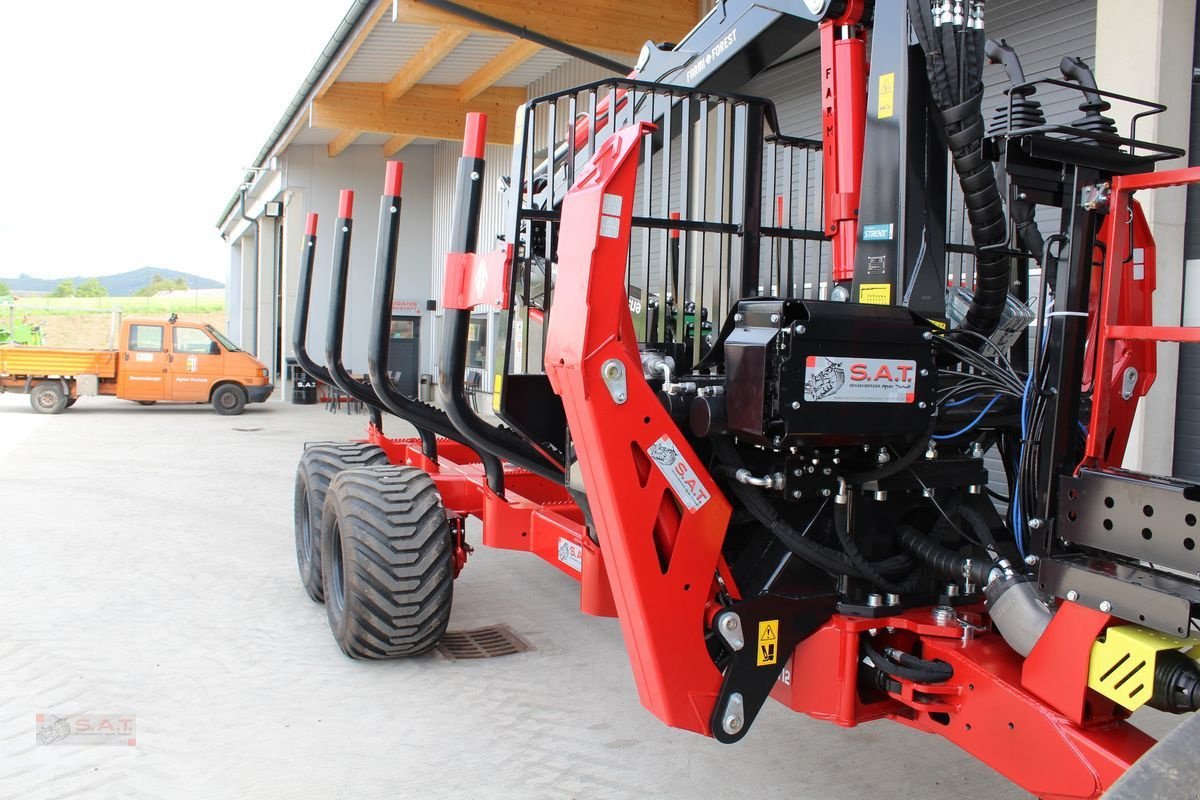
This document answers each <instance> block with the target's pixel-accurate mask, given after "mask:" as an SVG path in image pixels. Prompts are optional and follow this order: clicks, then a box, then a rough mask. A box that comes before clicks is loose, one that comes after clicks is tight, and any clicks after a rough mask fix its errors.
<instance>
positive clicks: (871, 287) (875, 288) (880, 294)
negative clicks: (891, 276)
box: [858, 283, 892, 306]
mask: <svg viewBox="0 0 1200 800" xmlns="http://www.w3.org/2000/svg"><path fill="white" fill-rule="evenodd" d="M858 302H860V303H867V304H869V305H873V306H890V305H891V304H892V285H891V284H890V283H864V284H863V285H861V286H859V287H858Z"/></svg>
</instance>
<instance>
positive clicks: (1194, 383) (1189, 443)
mask: <svg viewBox="0 0 1200 800" xmlns="http://www.w3.org/2000/svg"><path fill="white" fill-rule="evenodd" d="M1194 49H1195V59H1196V62H1195V66H1197V67H1200V27H1198V28H1197V36H1196V47H1195V48H1194ZM1188 153H1189V154H1190V158H1189V161H1188V163H1189V164H1190V165H1191V166H1193V167H1194V166H1197V165H1200V84H1196V83H1194V82H1193V83H1192V137H1191V142H1190V143H1189V146H1188ZM1184 236H1185V238H1184V246H1183V247H1184V256H1183V257H1184V258H1185V259H1186V260H1187V265H1188V266H1187V272H1185V273H1184V286H1183V290H1184V291H1183V297H1184V304H1185V305H1184V319H1185V322H1186V323H1187V324H1189V325H1196V324H1200V301H1197V300H1193V299H1192V297H1193V296H1195V295H1200V289H1198V287H1197V286H1196V284H1197V283H1198V282H1200V190H1197V188H1196V187H1195V186H1193V187H1191V188H1190V189H1188V197H1187V230H1186V231H1185V234H1184ZM1178 392H1179V394H1178V402H1177V403H1176V406H1175V469H1174V472H1175V474H1176V475H1177V476H1179V477H1180V478H1185V479H1187V480H1190V481H1200V345H1196V344H1185V345H1183V346H1182V347H1181V348H1180V351H1179V388H1178Z"/></svg>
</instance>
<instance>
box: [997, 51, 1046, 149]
mask: <svg viewBox="0 0 1200 800" xmlns="http://www.w3.org/2000/svg"><path fill="white" fill-rule="evenodd" d="M983 54H984V55H985V56H987V59H988V62H989V63H991V64H1000V65H1001V66H1003V67H1004V72H1005V74H1007V75H1008V79H1009V81H1011V82H1012V84H1013V86H1014V87H1016V88H1013V89H1009V90H1008V92H1007V94H1010V95H1011V100H1010V105H1011V108H1012V122H1011V125H1010V123H1009V106H1001V107H1000V108H997V109H996V113H995V115H994V116H993V117H992V122H991V124H990V125H988V135H989V136H997V135H1002V134H1005V133H1008V132H1009V131H1010V130H1012V131H1017V130H1021V129H1022V128H1038V127H1041V126H1042V125H1045V124H1046V115H1045V113H1044V112H1043V111H1042V104H1041V103H1039V102H1038V101H1037V100H1032V99H1030V98H1031V97H1032V95H1033V94H1034V93H1035V92H1036V91H1037V87H1035V86H1023V85H1022V84H1024V83H1025V70H1024V69H1022V68H1021V59H1020V58H1018V57H1017V51H1016V50H1014V49H1013V48H1012V45H1010V44H1009V43H1008V42H1007V41H1005V40H1004V39H1001V40H1000V41H996V40H995V39H988V40H987V42H986V43H984V46H983Z"/></svg>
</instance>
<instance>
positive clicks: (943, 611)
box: [931, 606, 958, 625]
mask: <svg viewBox="0 0 1200 800" xmlns="http://www.w3.org/2000/svg"><path fill="white" fill-rule="evenodd" d="M931 613H932V615H933V621H934V623H935V624H937V625H953V624H954V623H955V622H956V621H957V620H958V614H957V613H955V611H954V609H953V608H952V607H951V606H934V608H933V611H932V612H931Z"/></svg>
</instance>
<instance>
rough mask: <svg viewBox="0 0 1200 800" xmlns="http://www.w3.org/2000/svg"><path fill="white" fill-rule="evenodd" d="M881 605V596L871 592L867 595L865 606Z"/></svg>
mask: <svg viewBox="0 0 1200 800" xmlns="http://www.w3.org/2000/svg"><path fill="white" fill-rule="evenodd" d="M881 605H883V598H882V597H880V596H879V595H877V594H875V593H874V592H872V593H871V594H869V595H867V608H879V607H880V606H881Z"/></svg>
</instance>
